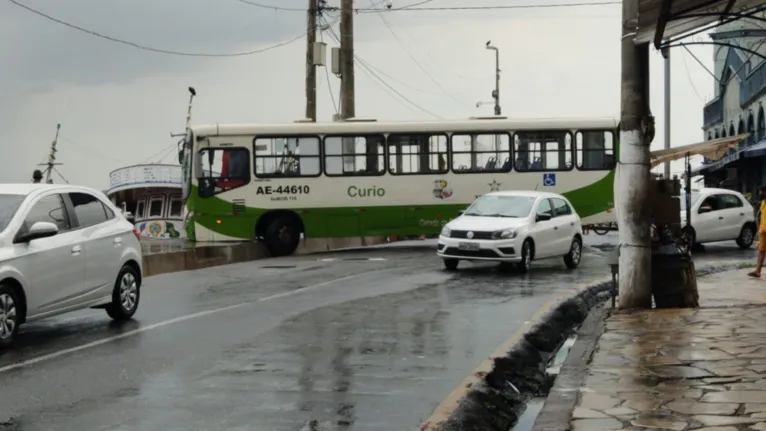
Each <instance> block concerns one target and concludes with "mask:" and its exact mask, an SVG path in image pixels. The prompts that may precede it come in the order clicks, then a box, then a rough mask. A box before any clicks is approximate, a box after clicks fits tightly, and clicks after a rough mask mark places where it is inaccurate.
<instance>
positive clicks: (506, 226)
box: [437, 191, 582, 272]
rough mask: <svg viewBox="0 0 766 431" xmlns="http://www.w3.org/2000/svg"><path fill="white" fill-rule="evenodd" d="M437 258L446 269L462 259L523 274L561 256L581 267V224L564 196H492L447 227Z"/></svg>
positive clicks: (521, 193)
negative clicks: (535, 263)
mask: <svg viewBox="0 0 766 431" xmlns="http://www.w3.org/2000/svg"><path fill="white" fill-rule="evenodd" d="M437 255H438V256H439V257H441V258H442V259H443V260H444V266H445V267H446V268H447V269H449V270H454V269H456V268H457V266H458V263H459V262H460V261H461V260H484V261H496V262H501V265H502V266H510V265H515V266H516V267H517V268H518V269H519V270H520V271H522V272H527V271H528V270H529V267H530V264H531V262H532V260H539V259H546V258H553V257H562V256H563V258H564V263H565V264H566V265H567V267H569V268H575V267H577V265H579V264H580V258H581V257H582V225H581V223H580V217H579V216H578V215H577V213H576V212H575V210H574V208H572V204H571V203H570V202H569V201H568V200H567V198H565V197H564V196H561V195H558V194H555V193H545V192H524V191H509V192H493V193H488V194H486V195H484V196H482V197H480V198H478V199H477V200H476V201H474V202H473V204H471V206H469V207H468V208H467V209H466V210H465V212H463V213H462V214H461V215H460V216H459V217H458V218H456V219H454V220H452V221H450V222H449V223H447V225H446V226H444V228H443V229H442V232H441V234H440V235H439V244H438V246H437Z"/></svg>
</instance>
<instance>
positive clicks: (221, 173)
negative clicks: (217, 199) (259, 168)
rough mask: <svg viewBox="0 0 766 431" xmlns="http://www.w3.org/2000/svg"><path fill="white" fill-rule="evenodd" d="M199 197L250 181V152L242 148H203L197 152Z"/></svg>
mask: <svg viewBox="0 0 766 431" xmlns="http://www.w3.org/2000/svg"><path fill="white" fill-rule="evenodd" d="M199 155H200V160H201V162H202V171H201V172H200V174H201V176H200V177H199V178H197V181H198V183H199V194H200V196H201V197H210V196H214V195H216V194H218V193H223V192H225V191H229V190H232V189H235V188H237V187H242V186H244V185H246V184H248V183H249V182H250V152H249V151H248V150H246V149H244V148H204V149H202V150H201V151H200V152H199Z"/></svg>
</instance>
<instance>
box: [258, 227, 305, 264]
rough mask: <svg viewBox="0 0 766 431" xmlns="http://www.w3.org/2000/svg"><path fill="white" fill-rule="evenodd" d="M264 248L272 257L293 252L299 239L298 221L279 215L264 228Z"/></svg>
mask: <svg viewBox="0 0 766 431" xmlns="http://www.w3.org/2000/svg"><path fill="white" fill-rule="evenodd" d="M265 239H266V248H268V250H269V254H271V255H272V256H274V257H279V256H289V255H291V254H293V252H294V251H295V249H296V248H298V244H299V243H300V240H301V232H300V228H299V226H298V223H297V222H295V220H293V219H292V218H291V217H279V218H277V219H276V220H274V221H272V222H271V223H270V224H269V226H268V227H267V228H266V237H265Z"/></svg>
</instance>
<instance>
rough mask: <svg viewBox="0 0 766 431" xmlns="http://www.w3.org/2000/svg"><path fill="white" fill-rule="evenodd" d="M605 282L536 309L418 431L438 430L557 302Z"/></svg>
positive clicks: (581, 288) (560, 297)
mask: <svg viewBox="0 0 766 431" xmlns="http://www.w3.org/2000/svg"><path fill="white" fill-rule="evenodd" d="M604 281H607V280H601V281H597V282H594V283H587V284H582V285H580V286H578V287H575V288H570V289H567V291H566V292H567V293H568V294H562V295H559V296H557V297H555V298H553V299H551V300H550V301H548V302H546V303H544V304H543V305H542V306H541V307H540V308H538V309H537V311H536V312H535V314H534V315H532V317H530V318H529V320H527V321H526V322H524V324H523V325H521V327H520V328H519V329H517V330H516V331H515V332H514V333H513V334H512V335H511V337H510V338H508V339H507V340H505V342H503V344H501V345H499V346H498V347H497V349H495V352H494V353H492V356H490V357H489V358H487V359H486V360H484V361H483V362H482V363H481V364H479V366H478V367H477V368H476V369H475V370H473V372H472V373H471V374H470V375H469V376H468V377H466V378H465V379H463V381H462V382H461V383H460V384H459V385H458V386H457V387H456V388H455V389H453V390H452V392H450V393H449V395H447V397H446V398H445V399H444V400H443V401H442V402H441V403H440V404H439V405H438V406H437V407H436V409H435V410H434V412H433V414H432V415H431V417H429V418H428V419H427V420H426V421H425V422H423V423H422V424H421V425H420V428H419V430H420V431H434V430H436V429H437V428H438V426H439V424H441V423H442V422H444V421H446V420H447V419H449V417H450V416H451V415H452V413H453V412H454V411H455V409H457V407H458V406H459V405H460V402H461V401H462V400H463V399H464V398H465V397H466V395H468V392H469V391H470V390H471V387H472V386H473V385H475V384H477V383H478V382H479V381H481V380H482V379H483V378H484V376H485V375H486V374H488V373H489V372H491V371H492V367H493V366H494V362H495V361H494V358H502V357H504V356H505V355H507V354H508V352H509V351H510V350H511V348H513V346H514V345H515V344H516V343H517V342H518V341H519V340H521V338H522V337H523V336H524V334H526V333H527V331H528V330H529V329H530V328H531V327H532V326H534V325H535V324H537V323H538V322H539V321H540V319H542V317H543V316H544V315H545V313H547V312H548V311H550V310H552V309H553V307H555V306H556V304H558V303H559V302H562V301H565V300H567V299H568V298H570V297H571V296H572V293H575V294H576V293H579V292H580V291H582V290H584V289H586V288H588V287H590V286H592V285H594V284H598V283H602V282H604Z"/></svg>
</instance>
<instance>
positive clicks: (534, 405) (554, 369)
mask: <svg viewBox="0 0 766 431" xmlns="http://www.w3.org/2000/svg"><path fill="white" fill-rule="evenodd" d="M576 340H577V335H576V334H575V335H572V336H570V337H569V338H567V339H566V341H564V343H563V344H562V345H561V348H559V350H558V352H556V354H555V355H554V356H553V359H551V361H550V362H549V364H548V368H547V369H546V370H545V372H546V373H547V374H549V375H552V376H556V375H558V373H559V372H560V371H561V366H562V365H564V361H566V360H567V356H569V351H570V350H571V349H572V346H574V344H575V341H576ZM544 404H545V397H535V398H532V399H531V400H529V403H527V408H526V410H524V413H522V414H521V417H520V418H519V421H518V422H517V423H516V426H514V427H513V428H512V429H511V430H510V431H530V430H531V429H532V427H534V425H535V421H536V420H537V416H538V415H539V414H540V411H541V410H542V409H543V405H544Z"/></svg>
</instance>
